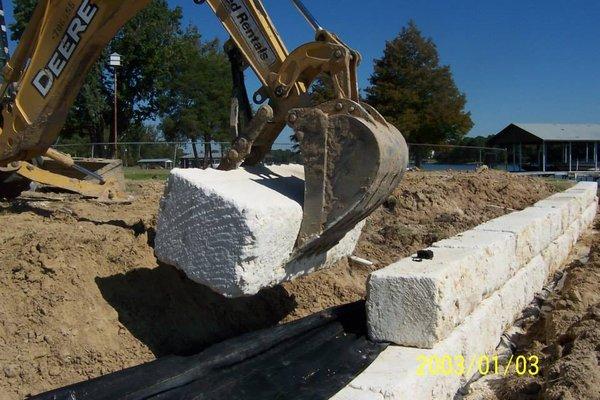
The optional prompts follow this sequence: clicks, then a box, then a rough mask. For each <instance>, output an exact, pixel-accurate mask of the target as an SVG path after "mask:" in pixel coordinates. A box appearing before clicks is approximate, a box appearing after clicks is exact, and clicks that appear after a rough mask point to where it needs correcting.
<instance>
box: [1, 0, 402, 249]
mask: <svg viewBox="0 0 600 400" xmlns="http://www.w3.org/2000/svg"><path fill="white" fill-rule="evenodd" d="M194 1H195V2H196V3H198V4H203V3H206V4H207V5H208V6H209V7H210V8H211V9H212V11H213V12H214V13H215V15H216V16H217V17H218V18H219V20H220V21H221V22H222V24H223V26H224V28H225V29H226V30H227V32H228V33H229V34H230V36H231V42H230V43H229V44H228V48H229V51H228V54H229V55H230V58H231V59H232V60H233V61H234V62H233V63H232V66H233V68H234V78H235V77H237V78H238V79H234V82H235V84H236V85H238V86H239V85H243V69H244V68H245V67H250V68H252V70H253V71H254V72H255V73H256V75H257V76H258V78H259V80H260V82H261V83H262V87H261V89H260V90H259V91H258V92H257V93H255V94H254V96H253V99H254V101H255V102H256V103H258V104H263V105H262V106H261V107H260V109H259V110H258V111H257V112H256V113H255V114H254V115H252V113H251V111H250V109H249V104H250V103H249V101H247V99H245V98H244V96H245V93H246V91H245V88H241V87H237V88H236V98H235V100H234V101H233V102H232V104H233V108H232V118H231V124H232V132H234V134H235V138H233V142H232V147H231V149H230V150H229V151H228V153H227V154H226V155H225V157H224V158H223V160H222V163H221V165H220V166H219V168H220V169H222V170H230V169H235V168H237V167H239V166H240V165H241V164H242V163H245V164H248V165H253V164H257V163H259V162H261V161H262V160H263V158H264V157H265V155H266V154H267V153H268V152H269V150H270V149H271V147H272V145H273V143H274V141H275V139H276V138H277V137H278V136H279V134H280V133H281V131H282V130H283V129H284V127H285V126H286V124H288V125H289V126H290V127H291V128H292V129H294V131H295V134H296V137H297V138H298V141H299V145H300V149H301V152H302V156H303V161H304V167H305V175H306V190H305V200H304V218H303V221H302V227H301V231H300V234H299V236H298V240H297V243H296V257H297V258H301V257H308V256H312V255H315V254H319V253H321V252H324V251H326V250H328V249H330V248H332V247H333V246H334V245H335V244H336V243H337V242H338V241H339V240H340V239H341V238H342V237H343V236H344V235H345V234H346V233H347V232H348V231H349V230H351V229H352V228H353V227H354V226H355V225H356V224H357V223H358V222H359V221H361V220H362V219H364V218H366V217H367V216H368V215H369V214H370V213H371V212H372V211H373V210H374V209H375V208H376V207H378V206H379V205H380V204H381V203H382V202H383V201H384V200H385V199H386V198H387V197H388V195H389V194H390V192H391V191H392V190H393V189H394V188H395V187H396V186H397V185H398V183H399V181H400V179H401V177H402V175H403V172H404V170H405V168H406V164H407V160H408V150H407V146H406V143H405V141H404V139H403V137H402V135H401V134H400V132H399V131H398V130H397V129H396V128H394V127H393V126H392V125H390V124H388V123H387V122H386V121H385V119H384V118H383V117H382V116H381V115H380V114H379V113H377V111H375V110H374V109H373V108H371V107H369V106H368V105H367V104H365V103H364V102H362V101H361V100H360V98H359V91H358V84H357V72H356V71H357V67H358V64H359V63H360V55H359V54H358V52H356V51H354V50H352V49H350V48H349V47H348V46H347V45H345V44H344V43H343V42H342V41H341V40H340V39H339V38H337V36H335V35H334V34H332V33H330V32H328V31H326V30H324V29H323V28H321V26H320V25H319V24H318V23H317V22H316V21H315V19H314V18H313V17H312V16H311V15H310V13H309V12H308V11H307V9H306V8H305V7H304V5H303V4H302V3H301V2H300V1H299V0H293V1H294V3H295V4H296V5H297V6H298V8H299V9H300V11H301V12H302V13H303V14H304V16H305V17H306V18H307V20H308V21H309V22H310V23H311V25H312V26H313V27H314V28H315V31H316V36H315V40H313V41H311V42H308V43H306V44H304V45H302V46H300V47H299V48H297V49H295V50H294V51H292V52H288V50H287V49H286V47H285V45H284V43H283V40H282V39H281V37H280V35H279V34H278V32H277V30H276V29H275V27H274V25H273V23H272V21H271V19H270V17H269V15H268V14H267V12H266V10H265V8H264V6H263V3H262V1H260V0H204V1H202V0H194ZM148 3H149V0H133V1H121V0H40V1H39V3H38V6H37V8H36V10H35V12H34V15H33V17H32V20H31V22H30V24H29V26H28V28H27V29H26V31H25V33H24V35H23V37H22V39H21V42H20V44H19V46H18V48H17V50H16V52H15V54H14V55H13V57H12V58H11V60H10V61H9V62H8V64H7V65H6V67H5V68H4V78H5V82H4V83H3V85H2V87H1V88H0V91H1V93H2V94H3V96H4V97H5V101H4V103H3V108H2V118H3V121H2V132H0V167H5V168H10V167H11V165H12V167H13V168H17V167H19V165H18V164H14V163H20V162H21V163H22V162H24V161H25V160H30V159H32V158H35V157H37V156H40V155H44V154H46V153H47V152H48V150H49V148H50V146H51V145H52V143H54V141H55V140H56V138H57V136H58V134H59V132H60V130H61V129H62V126H63V124H64V122H65V119H66V117H67V112H68V110H69V108H70V107H71V105H72V103H73V102H74V100H75V97H76V95H77V93H78V91H79V89H80V87H81V85H82V83H83V81H84V79H85V76H86V75H87V73H88V71H89V69H90V68H91V67H92V65H93V64H94V63H95V62H96V60H97V59H98V57H99V56H100V54H101V52H102V50H103V49H104V48H105V47H106V45H107V44H108V42H109V41H110V40H111V38H112V37H113V36H114V35H115V34H116V33H117V31H118V30H119V29H120V28H121V27H122V26H123V25H124V24H125V23H126V22H127V21H128V20H129V19H131V18H132V17H133V16H135V15H136V14H137V12H139V11H140V10H142V9H143V8H144V7H145V6H147V5H148ZM323 74H327V75H329V76H330V77H331V81H332V82H333V88H334V91H335V98H334V99H332V100H331V101H329V102H327V103H324V104H321V105H319V106H317V107H311V99H310V96H309V94H308V88H309V87H310V85H311V84H312V83H313V81H314V80H315V79H316V78H317V77H318V76H320V75H323ZM239 107H242V110H241V111H242V114H241V115H242V117H240V112H239V111H240V110H239ZM248 119H249V120H248ZM244 120H246V121H244ZM240 121H244V122H245V123H243V124H240ZM11 163H12V164H11Z"/></svg>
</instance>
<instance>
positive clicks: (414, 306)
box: [367, 184, 597, 348]
mask: <svg viewBox="0 0 600 400" xmlns="http://www.w3.org/2000/svg"><path fill="white" fill-rule="evenodd" d="M562 195H563V196H562V197H561V196H558V197H556V196H552V197H551V198H549V199H548V200H546V201H545V202H540V203H538V204H537V205H536V206H534V207H530V208H527V209H525V210H523V211H519V212H514V213H512V214H508V215H506V216H503V217H500V218H497V219H495V220H492V221H489V222H487V223H484V224H482V225H480V226H478V227H476V228H475V229H473V230H472V231H468V232H465V233H463V234H461V235H457V236H455V237H453V238H450V239H446V240H442V241H440V242H438V243H435V244H434V245H433V246H432V247H431V248H430V250H432V251H433V253H434V258H433V259H432V260H418V261H416V260H415V259H414V256H413V257H411V258H406V259H403V260H401V261H399V262H397V263H395V264H392V265H390V266H388V267H386V268H384V269H381V270H379V271H376V272H374V273H373V274H372V275H371V277H370V279H369V282H368V285H367V290H368V296H367V297H368V300H367V316H368V321H369V326H368V328H369V335H370V337H371V338H372V339H373V340H376V341H385V342H392V343H396V344H399V345H402V346H413V347H419V348H432V347H433V346H434V345H435V344H436V343H438V342H439V341H441V340H443V339H445V338H447V337H448V335H450V333H451V332H452V330H453V329H454V328H455V327H456V326H457V325H459V324H460V323H462V322H463V321H464V320H465V318H466V317H467V316H468V315H469V314H470V313H471V312H472V311H473V310H474V309H475V308H476V307H477V306H478V305H479V304H480V303H481V301H482V300H483V299H485V298H487V297H488V296H490V294H492V293H494V291H496V290H497V289H499V288H500V287H502V286H503V285H504V284H505V283H506V282H507V281H508V280H509V279H510V278H512V277H513V276H514V275H515V273H517V271H519V269H520V268H522V267H523V266H525V265H527V264H528V263H529V262H530V261H531V260H532V259H534V258H535V257H537V256H539V255H540V254H542V255H543V256H544V257H545V258H546V259H547V260H546V261H545V262H546V264H547V270H556V268H558V267H559V266H560V262H561V261H560V260H561V259H563V258H564V257H566V255H567V254H568V252H569V251H570V249H571V246H572V245H573V244H574V243H575V241H576V240H577V238H578V237H579V234H580V232H581V230H582V229H583V228H584V227H585V226H588V225H589V224H590V223H591V222H592V220H593V218H594V215H595V212H596V207H597V198H596V196H595V191H594V189H593V187H591V185H588V184H586V185H577V186H576V187H575V189H571V191H570V192H568V193H567V192H565V193H564V194H562ZM582 199H585V201H587V202H588V204H587V205H585V207H584V206H583V203H582V202H583V200H582ZM571 218H573V219H571ZM565 233H567V234H566V235H564V234H565ZM563 236H564V237H563Z"/></svg>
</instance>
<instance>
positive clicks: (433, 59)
mask: <svg viewBox="0 0 600 400" xmlns="http://www.w3.org/2000/svg"><path fill="white" fill-rule="evenodd" d="M370 83H371V86H370V87H369V88H367V90H366V93H367V102H368V103H370V104H371V105H372V106H374V107H375V108H376V109H377V110H378V111H379V112H380V113H381V114H382V115H383V116H384V117H385V118H386V119H387V120H388V121H389V122H390V123H392V124H394V125H395V126H396V127H398V128H399V129H400V131H401V132H402V133H403V134H404V135H405V137H406V138H407V140H408V141H409V142H411V143H431V144H440V143H453V142H458V141H460V139H461V138H462V137H463V136H464V135H466V134H467V133H468V132H469V130H471V128H472V127H473V122H472V120H471V114H470V113H469V112H466V111H465V105H466V102H467V99H466V96H465V95H464V94H463V93H461V92H460V91H459V90H458V88H457V87H456V84H455V83H454V79H453V77H452V72H451V71H450V67H449V66H447V65H440V60H439V55H438V52H437V48H436V46H435V44H434V43H433V40H432V39H431V38H424V37H423V36H422V35H421V32H420V30H419V29H418V28H417V25H416V24H415V23H414V22H413V21H411V22H409V24H408V27H405V28H403V29H402V31H401V32H400V34H399V35H398V37H396V38H395V39H393V40H391V41H389V42H387V43H386V46H385V50H384V54H383V57H382V58H381V59H378V60H375V66H374V72H373V75H372V76H371V78H370ZM421 158H422V154H419V151H418V150H417V151H416V161H417V164H420V161H421Z"/></svg>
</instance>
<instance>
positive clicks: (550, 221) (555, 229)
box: [475, 207, 563, 265]
mask: <svg viewBox="0 0 600 400" xmlns="http://www.w3.org/2000/svg"><path fill="white" fill-rule="evenodd" d="M562 221H563V213H562V211H561V210H560V209H557V208H538V207H529V208H526V209H525V210H523V211H517V212H513V213H511V214H507V215H504V216H502V217H499V218H496V219H493V220H491V221H488V222H486V223H484V224H481V225H479V226H477V227H476V228H475V230H477V231H488V232H508V233H512V234H514V235H515V237H516V252H517V254H516V255H517V261H518V262H519V263H520V264H521V265H525V264H526V263H528V262H529V261H530V260H531V259H532V258H533V257H535V256H536V255H538V254H539V253H540V252H541V251H542V250H543V249H545V248H546V247H547V246H548V245H549V244H550V243H551V242H552V241H553V240H554V239H556V238H557V237H559V236H560V235H561V234H562V232H563V225H562Z"/></svg>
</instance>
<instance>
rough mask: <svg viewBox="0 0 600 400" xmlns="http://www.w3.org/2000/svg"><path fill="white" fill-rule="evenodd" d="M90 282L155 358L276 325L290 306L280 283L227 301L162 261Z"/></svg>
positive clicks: (184, 352)
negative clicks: (94, 282)
mask: <svg viewBox="0 0 600 400" xmlns="http://www.w3.org/2000/svg"><path fill="white" fill-rule="evenodd" d="M96 284H97V285H98V288H99V289H100V292H101V293H102V296H103V297H104V298H105V299H106V301H107V302H108V303H109V304H110V305H111V306H112V307H114V308H115V310H116V311H117V312H118V313H119V321H120V322H121V323H122V324H123V325H124V326H125V327H126V328H127V329H128V330H129V331H130V332H131V334H133V335H134V336H135V337H136V338H137V339H139V340H140V341H142V342H143V343H144V344H146V345H147V346H148V347H149V348H150V350H151V351H152V352H153V353H154V354H155V355H156V356H157V357H161V356H165V355H169V354H176V355H191V354H195V353H197V352H199V351H200V350H202V349H203V348H204V347H206V346H209V345H211V344H214V343H218V342H221V341H223V340H226V339H228V338H231V337H234V336H238V335H240V334H243V333H246V332H250V331H254V330H258V329H262V328H267V327H270V326H273V325H276V324H277V323H278V322H279V321H281V320H282V319H283V318H284V317H285V316H286V315H288V314H289V313H290V312H291V311H293V310H294V308H295V307H296V302H295V300H294V298H293V297H292V296H290V295H289V294H288V293H287V292H286V291H285V289H283V287H275V288H271V289H265V290H263V291H261V292H260V293H259V294H257V295H256V296H252V297H244V298H237V299H227V298H225V297H223V296H221V295H219V294H217V293H214V292H213V291H211V290H210V289H208V288H207V287H204V286H202V285H199V284H196V283H194V282H192V281H190V280H189V279H187V278H186V277H185V276H184V275H183V274H182V273H180V272H179V271H177V270H176V269H175V268H173V267H170V266H167V265H160V266H159V267H158V268H154V269H145V268H144V269H136V270H133V271H131V272H128V273H126V274H118V275H114V276H111V277H107V278H96Z"/></svg>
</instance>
